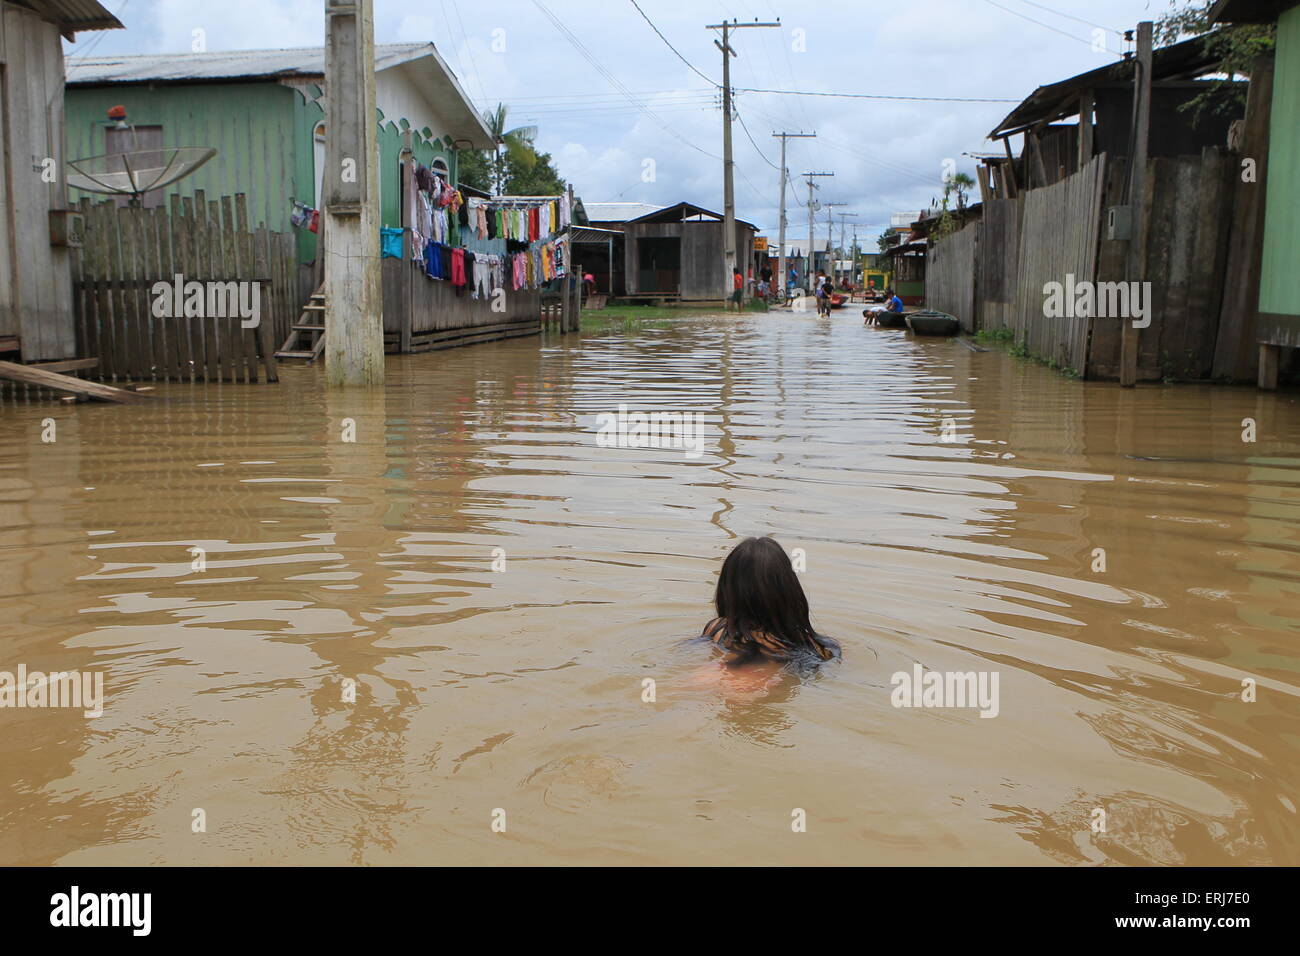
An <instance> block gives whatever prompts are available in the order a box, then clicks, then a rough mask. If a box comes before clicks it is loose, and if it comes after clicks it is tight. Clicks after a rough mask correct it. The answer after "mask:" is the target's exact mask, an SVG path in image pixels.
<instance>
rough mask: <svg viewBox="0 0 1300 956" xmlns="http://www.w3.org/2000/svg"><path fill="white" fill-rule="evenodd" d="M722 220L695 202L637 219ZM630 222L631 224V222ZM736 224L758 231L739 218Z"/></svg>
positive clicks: (671, 207) (657, 211) (719, 215)
mask: <svg viewBox="0 0 1300 956" xmlns="http://www.w3.org/2000/svg"><path fill="white" fill-rule="evenodd" d="M661 213H662V214H663V215H662V218H660V214H661ZM722 218H723V216H722V213H720V212H714V211H713V210H712V209H706V208H705V207H704V206H697V205H696V204H695V203H693V202H679V203H674V204H673V205H671V206H662V207H660V208H659V209H656V210H654V211H653V212H648V213H646V214H645V215H643V216H637V217H636V219H637V221H641V220H646V221H655V220H656V219H657V220H658V221H659V222H677V221H691V220H700V219H713V220H721V219H722ZM628 221H629V222H630V221H631V220H628ZM736 223H737V224H738V225H741V226H748V227H749V228H750V229H753V230H755V231H757V230H758V226H756V225H754V224H753V223H752V222H748V221H747V220H744V219H741V218H739V217H737V218H736Z"/></svg>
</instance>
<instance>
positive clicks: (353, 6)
mask: <svg viewBox="0 0 1300 956" xmlns="http://www.w3.org/2000/svg"><path fill="white" fill-rule="evenodd" d="M325 129H326V131H327V132H326V135H325V176H324V199H323V203H322V204H323V205H324V207H325V239H326V242H327V246H326V247H325V249H324V250H323V254H324V256H325V384H326V386H328V387H330V388H342V387H347V386H352V385H383V384H384V326H383V290H382V287H381V285H380V277H379V148H378V143H377V138H378V134H377V133H376V125H375V19H374V3H373V0H326V3H325Z"/></svg>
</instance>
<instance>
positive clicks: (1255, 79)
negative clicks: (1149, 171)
mask: <svg viewBox="0 0 1300 956" xmlns="http://www.w3.org/2000/svg"><path fill="white" fill-rule="evenodd" d="M1273 77H1274V62H1273V57H1272V56H1271V55H1269V56H1265V57H1260V58H1258V59H1256V61H1255V62H1254V64H1253V65H1252V68H1251V71H1250V89H1249V91H1248V93H1247V96H1246V117H1245V123H1244V124H1243V129H1242V136H1241V152H1240V153H1238V154H1237V155H1236V156H1235V157H1234V160H1235V163H1236V167H1237V169H1238V170H1240V169H1241V161H1242V160H1243V159H1247V158H1250V159H1254V160H1255V179H1254V181H1253V182H1246V181H1244V180H1243V178H1242V176H1240V175H1237V176H1235V177H1234V178H1233V191H1234V197H1233V206H1232V217H1231V226H1230V237H1229V247H1228V249H1229V251H1228V260H1227V263H1226V267H1225V268H1226V281H1227V284H1226V287H1225V289H1224V292H1223V301H1222V307H1221V313H1220V321H1219V332H1218V342H1217V344H1216V348H1215V351H1214V369H1213V372H1212V374H1213V375H1214V377H1215V378H1226V379H1232V380H1234V381H1254V380H1255V375H1256V372H1257V371H1258V369H1259V349H1258V348H1257V346H1256V343H1255V338H1256V336H1255V332H1256V329H1255V326H1256V319H1257V315H1258V313H1259V279H1260V271H1261V268H1262V265H1263V249H1264V207H1265V203H1266V199H1267V195H1268V194H1267V181H1268V180H1267V177H1268V150H1269V141H1270V133H1271V129H1270V126H1269V118H1270V113H1271V110H1272V105H1273Z"/></svg>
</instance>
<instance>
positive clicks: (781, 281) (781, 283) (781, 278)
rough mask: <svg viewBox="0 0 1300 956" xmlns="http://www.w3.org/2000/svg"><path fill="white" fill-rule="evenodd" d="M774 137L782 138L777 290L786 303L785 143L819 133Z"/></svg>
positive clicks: (787, 171)
mask: <svg viewBox="0 0 1300 956" xmlns="http://www.w3.org/2000/svg"><path fill="white" fill-rule="evenodd" d="M772 135H773V136H779V137H780V138H781V225H780V226H779V227H778V228H779V229H780V233H781V235H780V238H779V239H778V240H777V241H778V242H780V244H781V245H780V251H779V252H778V258H777V268H778V269H779V270H780V271H778V272H777V274H776V279H777V283H778V285H777V288H778V289H780V290H781V295H782V301H784V296H785V282H786V277H785V186H786V183H787V182H789V180H790V172H789V170H788V169H786V165H785V141H786V140H787V139H800V138H804V139H811V138H813V137H814V136H816V135H817V133H816V132H812V133H803V132H799V133H773V134H772Z"/></svg>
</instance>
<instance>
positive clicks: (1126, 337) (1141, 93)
mask: <svg viewBox="0 0 1300 956" xmlns="http://www.w3.org/2000/svg"><path fill="white" fill-rule="evenodd" d="M1153 33H1154V26H1153V24H1152V23H1151V21H1150V20H1143V21H1142V22H1141V23H1139V24H1138V29H1137V57H1136V58H1135V62H1134V65H1133V133H1134V141H1133V150H1132V152H1133V155H1132V157H1130V159H1129V164H1130V165H1129V173H1128V175H1129V184H1128V204H1129V209H1131V210H1132V218H1131V222H1132V233H1131V235H1132V239H1131V240H1130V241H1129V250H1128V277H1129V279H1130V280H1138V281H1141V280H1142V279H1145V278H1146V267H1147V254H1146V246H1147V235H1148V230H1149V229H1150V225H1151V224H1150V222H1148V217H1147V216H1146V214H1145V209H1146V206H1145V201H1146V183H1147V155H1148V153H1149V151H1150V141H1151V64H1152V59H1151V58H1152V55H1153V54H1152V47H1153ZM1121 322H1122V323H1123V326H1122V328H1121V330H1120V341H1119V384H1120V387H1122V388H1132V387H1133V386H1134V385H1136V384H1137V368H1138V330H1137V328H1136V327H1135V326H1134V325H1133V320H1132V319H1131V318H1127V317H1126V318H1124V319H1121Z"/></svg>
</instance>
